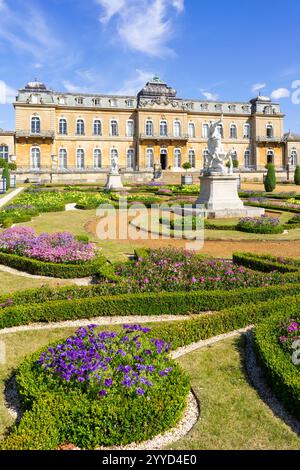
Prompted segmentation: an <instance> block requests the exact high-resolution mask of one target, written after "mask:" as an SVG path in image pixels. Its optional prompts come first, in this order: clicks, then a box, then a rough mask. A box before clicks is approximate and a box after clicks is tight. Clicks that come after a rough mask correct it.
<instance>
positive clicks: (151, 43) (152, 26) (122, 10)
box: [97, 0, 184, 57]
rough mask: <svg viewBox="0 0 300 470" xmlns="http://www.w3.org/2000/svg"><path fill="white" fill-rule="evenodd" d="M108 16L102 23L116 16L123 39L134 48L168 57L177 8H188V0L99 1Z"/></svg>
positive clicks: (179, 11)
mask: <svg viewBox="0 0 300 470" xmlns="http://www.w3.org/2000/svg"><path fill="white" fill-rule="evenodd" d="M97 3H98V4H99V5H100V6H101V7H102V9H103V11H104V15H102V16H101V18H100V21H101V22H102V23H108V22H109V21H110V19H111V18H112V17H115V18H116V25H115V27H116V31H117V34H118V37H119V39H120V40H121V41H122V42H123V44H124V45H125V46H127V47H129V48H130V49H133V50H136V51H139V52H143V53H145V54H148V55H152V56H159V57H160V56H164V55H166V54H170V53H171V52H172V51H171V50H170V49H169V48H168V47H167V43H168V41H169V40H170V39H171V37H172V35H173V33H174V30H173V21H172V19H173V16H174V11H176V12H177V13H181V12H182V11H183V10H184V0H127V1H125V0H97Z"/></svg>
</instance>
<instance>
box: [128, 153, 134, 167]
mask: <svg viewBox="0 0 300 470" xmlns="http://www.w3.org/2000/svg"><path fill="white" fill-rule="evenodd" d="M127 168H128V170H133V169H134V150H133V149H128V150H127Z"/></svg>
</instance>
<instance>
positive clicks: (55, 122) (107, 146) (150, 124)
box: [0, 76, 300, 181]
mask: <svg viewBox="0 0 300 470" xmlns="http://www.w3.org/2000/svg"><path fill="white" fill-rule="evenodd" d="M14 108H15V115H16V128H15V131H2V130H0V157H1V158H5V159H6V160H9V159H11V160H15V161H16V163H17V166H18V174H19V175H22V178H23V180H24V179H25V177H26V175H29V176H40V177H42V178H43V179H44V180H47V175H50V174H51V179H52V178H53V177H54V176H55V179H56V180H59V179H62V180H65V181H66V180H68V179H71V180H72V179H78V180H86V181H90V180H91V181H92V180H97V179H101V175H102V177H103V178H104V177H105V174H106V173H107V171H108V169H109V167H110V161H111V158H112V156H118V159H119V166H120V171H121V172H122V173H124V175H125V177H127V178H128V179H129V180H137V181H138V180H141V181H142V180H143V179H146V180H147V179H151V178H152V176H153V168H154V166H155V165H158V166H160V167H161V169H162V170H163V171H173V172H176V171H181V168H182V164H183V163H184V162H186V161H189V162H190V163H191V166H192V168H193V169H194V170H195V171H199V170H200V169H201V168H202V166H203V161H204V158H205V152H207V148H206V147H207V132H208V125H209V123H210V121H216V120H218V119H220V116H221V114H223V125H220V131H221V133H222V136H223V142H224V147H225V150H227V151H229V150H230V149H234V154H233V155H234V158H235V159H236V160H237V161H238V162H239V168H240V170H241V171H242V172H247V173H253V172H256V173H259V172H263V171H264V169H265V165H266V164H267V163H270V162H272V163H274V164H275V165H276V168H277V170H278V171H279V172H280V171H284V170H286V168H287V165H289V166H290V168H291V169H292V168H293V167H294V166H295V165H296V164H297V163H298V162H299V163H300V136H299V135H296V134H292V133H291V132H289V133H288V134H284V115H283V113H282V111H281V109H280V105H279V104H277V103H273V102H272V101H271V99H270V98H268V97H264V96H258V97H257V98H254V99H252V100H251V101H250V102H244V103H242V102H231V103H225V102H212V101H211V102H210V101H203V100H188V99H181V98H178V97H177V93H176V90H174V89H173V88H172V87H169V86H168V85H167V84H166V83H164V82H163V81H161V80H160V79H159V78H158V77H157V76H156V77H154V78H153V79H152V80H151V81H149V82H148V83H147V84H146V85H145V87H144V88H143V89H142V90H141V91H140V92H139V93H138V94H137V96H115V95H96V94H95V95H93V94H82V93H77V94H76V93H64V92H55V91H52V90H50V89H48V88H47V87H46V86H45V85H44V84H43V83H41V82H38V81H36V82H31V83H28V84H27V85H26V86H25V87H24V88H23V89H21V90H19V92H18V96H17V97H16V100H15V102H14ZM76 175H77V176H76ZM29 176H28V177H29Z"/></svg>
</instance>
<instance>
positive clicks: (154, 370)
mask: <svg viewBox="0 0 300 470" xmlns="http://www.w3.org/2000/svg"><path fill="white" fill-rule="evenodd" d="M149 332H150V329H149V328H143V327H142V326H140V325H123V330H122V331H121V333H119V334H118V333H116V332H114V331H111V332H107V331H102V332H100V333H97V332H96V325H89V326H88V327H87V328H79V329H78V330H77V331H76V333H75V335H74V336H71V337H69V338H68V339H67V340H66V341H65V342H63V343H60V344H57V345H56V346H54V347H50V348H49V349H48V350H47V351H46V352H43V353H42V354H41V356H40V358H39V360H38V362H37V363H38V365H39V366H40V367H41V368H42V370H43V372H44V375H45V380H46V381H47V380H50V382H53V383H54V384H55V386H56V387H58V388H60V387H62V388H63V389H65V390H68V389H70V388H71V389H74V387H75V388H80V389H81V390H82V391H83V392H84V393H87V394H88V395H89V396H90V397H92V398H96V397H98V398H99V397H100V398H101V397H106V396H107V395H108V394H110V393H113V389H118V390H119V389H123V392H122V393H123V394H127V395H128V394H129V395H131V394H135V395H138V396H143V395H147V391H148V390H149V389H150V388H151V387H153V384H154V382H160V381H163V380H164V377H166V376H168V375H170V374H171V373H172V370H173V367H172V366H170V364H169V358H168V355H167V354H168V351H169V348H170V344H167V343H165V342H164V341H163V340H159V339H151V338H148V333H149Z"/></svg>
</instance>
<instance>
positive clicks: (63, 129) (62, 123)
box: [58, 118, 68, 135]
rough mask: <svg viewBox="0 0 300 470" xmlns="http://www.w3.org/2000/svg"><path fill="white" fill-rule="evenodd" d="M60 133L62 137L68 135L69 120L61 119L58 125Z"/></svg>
mask: <svg viewBox="0 0 300 470" xmlns="http://www.w3.org/2000/svg"><path fill="white" fill-rule="evenodd" d="M58 133H59V134H62V135H66V134H67V133H68V125H67V120H66V119H64V118H61V119H60V120H59V123H58Z"/></svg>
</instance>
